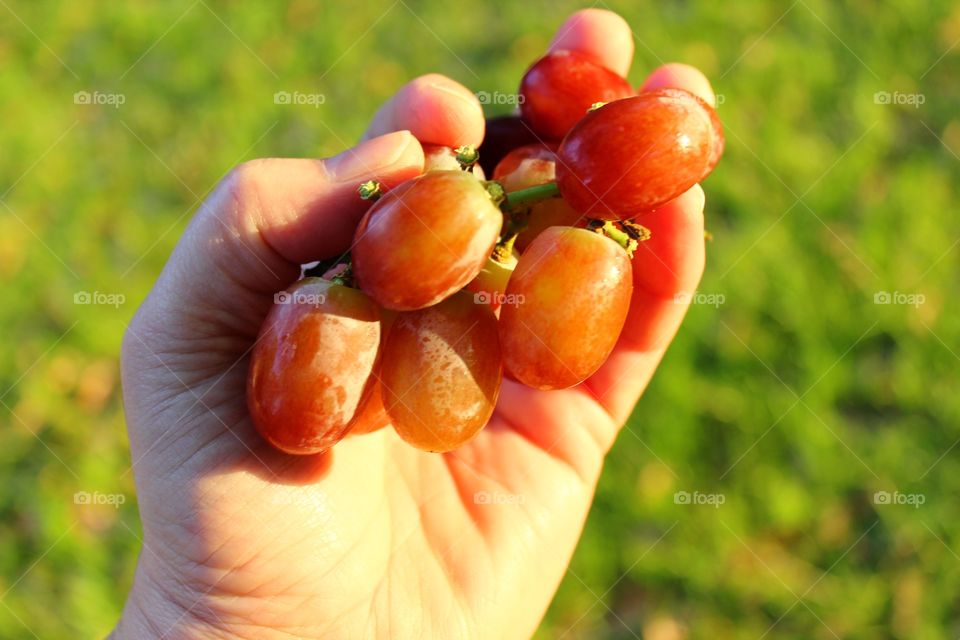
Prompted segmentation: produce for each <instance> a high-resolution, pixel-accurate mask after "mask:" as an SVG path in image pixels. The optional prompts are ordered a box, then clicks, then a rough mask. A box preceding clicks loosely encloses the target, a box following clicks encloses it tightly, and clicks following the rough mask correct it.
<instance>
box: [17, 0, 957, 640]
mask: <svg viewBox="0 0 960 640" xmlns="http://www.w3.org/2000/svg"><path fill="white" fill-rule="evenodd" d="M579 6H580V5H577V4H575V3H572V2H563V1H561V2H542V1H535V2H526V3H457V4H450V3H441V2H435V1H434V2H416V1H413V0H404V1H400V2H395V3H392V2H389V1H387V2H370V3H364V4H363V5H347V4H346V3H343V4H335V3H332V2H323V3H315V2H307V1H295V2H291V3H289V4H288V5H287V6H284V7H281V6H280V5H279V4H278V3H271V2H246V3H243V5H240V4H239V3H229V2H226V1H214V0H208V1H207V2H203V1H193V0H186V1H179V0H176V1H173V2H168V3H160V2H141V3H129V4H126V3H109V4H108V3H96V2H58V1H53V0H44V1H38V2H29V3H28V2H22V1H21V2H10V1H9V0H8V3H2V4H0V16H3V19H2V20H0V69H2V72H0V105H2V107H0V108H2V113H3V124H2V126H0V149H2V150H3V151H2V153H0V191H2V192H3V193H2V198H0V201H2V205H3V206H2V207H0V275H2V278H3V282H4V289H3V294H4V295H3V304H0V328H2V334H3V335H4V337H5V340H4V342H3V346H2V347H0V401H2V404H0V425H2V430H0V471H2V474H3V477H4V479H5V482H3V484H2V485H0V514H2V518H0V594H2V597H0V604H2V605H3V606H2V607H0V636H2V637H4V638H30V637H35V636H36V637H42V638H47V637H57V638H62V637H91V636H95V635H98V634H99V635H103V634H105V633H106V632H107V631H108V630H109V629H110V628H111V626H112V625H113V623H114V621H115V620H116V619H117V617H118V615H119V612H120V609H121V607H122V603H123V600H124V596H125V593H126V589H127V588H128V586H129V584H130V580H131V577H132V571H133V567H134V563H135V560H136V554H137V551H138V548H139V543H138V538H137V536H138V535H139V523H138V518H137V514H136V504H135V492H134V485H133V478H132V474H131V473H129V471H128V469H129V463H130V460H129V452H128V449H127V442H126V436H125V434H124V424H123V413H122V407H121V403H120V397H119V387H118V370H117V354H118V351H119V345H120V338H121V335H122V333H123V330H124V327H125V323H126V322H127V321H128V320H129V318H130V316H131V315H132V313H133V311H134V310H135V308H136V307H137V305H138V303H139V302H140V300H141V299H142V298H143V296H144V295H145V294H146V292H147V291H148V289H149V287H150V285H151V283H152V281H153V280H154V278H155V277H156V275H157V273H158V272H159V270H160V268H161V267H162V265H163V263H164V260H165V258H166V256H167V255H168V254H169V252H170V250H171V248H172V246H173V245H174V243H175V242H176V239H177V237H178V235H179V233H180V232H181V230H182V229H183V227H184V225H185V224H186V221H187V219H188V218H189V214H190V213H191V212H192V211H193V210H194V209H195V208H196V204H197V201H198V200H199V199H201V198H202V197H203V195H204V194H205V193H206V192H207V191H208V190H209V189H210V188H211V187H212V186H213V185H214V184H215V182H216V181H217V179H218V178H219V177H220V176H221V175H223V174H224V173H225V172H226V171H227V170H228V169H229V168H230V167H231V166H233V165H235V164H237V163H238V162H240V161H242V160H246V159H250V158H254V157H258V156H268V155H271V156H281V155H292V156H315V155H325V154H330V153H334V152H336V151H337V150H339V149H340V148H342V147H344V146H345V145H347V144H349V143H351V142H352V141H354V140H356V139H357V137H358V136H359V135H360V134H361V133H362V131H363V129H364V127H365V124H366V122H367V119H368V118H369V117H370V115H371V114H372V113H373V112H374V110H375V109H376V107H377V105H378V104H379V103H380V102H381V101H383V100H384V99H385V98H387V97H388V96H389V95H390V94H391V93H392V92H393V91H394V90H395V89H396V88H397V87H398V86H399V85H401V84H402V83H403V82H404V81H405V80H407V79H409V78H412V77H414V76H415V75H418V74H421V73H426V72H431V71H437V72H440V73H445V74H448V75H450V76H452V77H454V78H456V79H457V80H459V81H461V82H463V83H464V84H466V85H467V86H469V87H471V88H472V89H475V90H477V91H488V92H494V91H500V92H502V93H510V92H512V91H514V90H515V89H514V88H515V86H516V84H517V82H518V79H519V76H520V74H521V73H522V71H523V69H524V68H525V67H526V65H527V64H528V63H529V62H530V61H531V60H532V59H533V58H535V57H536V56H537V55H538V53H539V52H541V51H542V50H543V49H544V48H545V46H546V44H547V43H548V42H549V39H550V37H551V35H552V32H553V30H554V29H555V28H556V27H557V25H558V24H559V22H560V21H561V20H562V17H563V16H564V15H565V14H566V13H568V12H570V11H573V10H575V9H577V8H579ZM598 6H601V7H608V8H611V9H613V10H616V11H618V12H619V13H621V14H622V15H624V16H625V17H626V18H627V19H628V20H629V22H630V23H631V25H632V26H633V28H634V30H635V35H636V40H637V56H636V61H635V65H634V69H633V71H632V72H631V79H632V80H633V81H634V83H635V84H639V82H640V81H641V80H642V78H643V76H644V75H645V73H646V72H648V71H649V70H651V69H652V68H653V67H655V66H656V65H657V64H659V63H660V62H664V61H671V60H679V61H684V62H689V63H691V64H695V65H697V66H699V67H701V68H702V69H703V70H704V71H705V72H706V73H707V75H708V76H710V77H711V79H712V80H713V81H714V85H715V89H716V91H717V93H718V94H720V95H721V96H722V97H723V103H722V105H721V106H720V107H719V111H720V114H721V117H722V118H723V120H724V123H725V125H726V127H727V142H728V148H727V153H726V156H725V158H724V160H723V162H722V163H721V165H720V167H719V169H718V170H717V171H716V173H715V174H714V175H713V176H712V177H711V178H710V179H709V180H708V181H707V183H706V185H705V187H706V190H707V194H708V201H707V202H708V204H707V216H708V227H709V229H710V231H712V233H713V234H714V236H715V239H714V240H713V241H712V242H711V243H710V245H709V247H708V268H707V273H706V275H705V277H704V281H703V283H702V286H701V290H700V291H701V293H702V294H704V296H702V297H700V298H698V300H700V301H701V302H706V301H708V300H711V299H712V300H714V301H717V300H721V299H722V304H717V305H713V306H711V305H710V304H696V305H694V306H693V308H692V309H691V312H690V314H689V316H688V318H687V322H686V324H685V325H684V328H683V329H682V331H681V333H680V335H679V337H678V338H677V340H676V342H675V344H674V345H673V346H672V347H671V349H670V351H669V353H668V354H667V356H666V358H665V361H664V363H663V366H662V367H661V369H660V370H659V372H658V373H657V375H656V377H655V378H654V380H653V382H652V384H651V386H650V388H649V390H648V392H647V394H646V396H645V397H644V399H643V400H642V401H641V403H640V404H639V406H638V408H637V410H636V412H635V413H634V416H633V417H632V419H631V421H630V423H629V425H628V430H627V431H625V432H624V433H623V434H622V435H621V437H620V439H619V441H618V443H617V445H616V448H615V449H614V452H613V455H612V456H611V458H610V460H609V462H608V465H607V468H606V471H605V473H604V476H603V478H602V481H601V484H600V487H599V490H598V496H597V501H596V504H595V506H594V508H593V511H592V513H591V515H590V519H589V521H588V524H587V528H586V531H585V534H584V538H583V541H582V543H581V545H580V547H579V548H578V551H577V554H576V556H575V558H574V561H573V564H572V566H571V570H570V572H569V574H568V576H567V578H566V580H565V581H564V583H563V585H562V587H561V590H560V592H559V594H558V596H557V598H556V600H555V602H554V604H553V606H552V607H551V609H550V611H549V614H548V616H547V619H546V621H545V622H544V624H543V628H542V630H541V632H540V637H542V638H555V637H566V638H633V637H643V638H645V639H648V640H674V639H679V638H716V639H726V638H729V639H741V638H743V639H757V638H761V637H770V638H797V639H799V638H831V637H843V638H911V639H923V638H942V637H956V636H957V635H958V634H960V606H958V604H960V603H958V596H957V595H956V594H957V593H958V592H960V571H958V569H960V555H958V554H960V535H958V532H957V526H956V525H957V523H958V521H960V518H958V515H960V514H958V509H960V505H958V503H957V500H956V499H955V496H956V495H957V492H958V491H960V464H958V457H960V448H954V444H955V443H956V442H957V440H958V439H960V421H958V417H960V394H958V393H957V391H958V387H960V385H958V382H960V376H958V375H957V370H958V360H960V356H958V353H960V346H958V344H960V343H958V338H960V318H958V315H955V314H957V311H958V309H957V299H958V293H960V285H958V278H957V277H956V274H957V268H958V255H960V250H958V249H957V243H958V240H957V238H958V227H960V222H958V220H960V218H958V216H957V206H956V201H955V200H954V199H953V198H954V197H955V195H956V185H957V184H958V177H960V171H958V164H960V158H958V157H957V154H958V153H960V115H958V109H957V106H958V104H960V84H958V83H957V82H956V78H957V77H958V76H960V46H958V41H960V8H958V7H957V6H956V5H955V4H953V3H950V2H947V1H945V0H938V1H931V2H920V1H919V0H911V1H904V2H900V3H896V4H880V3H874V2H868V1H866V0H854V1H852V2H848V3H843V5H840V4H835V3H830V2H826V1H822V0H820V1H817V0H803V1H800V2H796V3H794V4H789V3H776V2H762V3H761V2H755V3H743V4H735V5H734V4H730V3H715V2H710V1H707V0H691V1H688V2H672V3H652V2H612V1H611V2H610V3H609V4H604V3H600V4H599V5H598ZM281 90H286V91H302V92H321V93H323V94H324V95H325V96H326V102H325V103H324V104H323V105H320V106H318V107H316V108H314V107H310V106H284V105H276V104H274V102H273V94H274V92H276V91H281ZM77 91H89V92H94V91H99V92H101V93H118V94H122V95H123V96H124V97H125V102H124V104H122V105H120V106H119V107H117V108H114V107H111V106H105V105H99V106H90V105H77V104H75V103H74V100H73V95H74V93H75V92H77ZM876 92H891V93H892V92H901V93H902V94H915V93H919V94H922V95H923V96H924V97H925V102H924V104H922V105H920V106H919V107H916V108H915V107H913V106H910V105H896V104H878V103H877V102H876V100H875V93H876ZM507 108H508V107H498V109H499V110H500V111H503V110H505V109H507ZM79 291H87V292H104V293H112V294H121V295H123V296H124V297H125V300H124V302H123V304H120V305H118V306H117V307H113V306H106V305H77V304H74V294H76V293H77V292H79ZM878 292H900V293H905V294H920V295H922V296H923V297H924V301H923V304H920V305H917V306H911V305H906V304H890V305H882V304H875V295H876V294H877V293H878ZM708 296H712V298H709V297H708ZM78 491H87V492H102V493H108V494H122V495H123V496H124V497H125V498H126V502H125V503H124V504H122V505H120V506H119V508H114V507H112V506H107V505H94V506H90V505H86V506H85V505H78V504H75V501H74V493H75V492H78ZM678 491H687V492H690V493H693V492H695V491H699V492H701V493H706V494H722V496H723V498H724V502H723V504H722V505H720V506H718V507H713V506H709V505H684V504H676V503H675V500H674V495H675V493H676V492H678ZM876 491H899V492H901V493H904V494H922V495H923V497H924V500H925V502H924V504H923V505H921V506H919V507H917V508H914V507H911V506H908V505H883V504H877V503H876V501H875V499H874V493H875V492H876Z"/></svg>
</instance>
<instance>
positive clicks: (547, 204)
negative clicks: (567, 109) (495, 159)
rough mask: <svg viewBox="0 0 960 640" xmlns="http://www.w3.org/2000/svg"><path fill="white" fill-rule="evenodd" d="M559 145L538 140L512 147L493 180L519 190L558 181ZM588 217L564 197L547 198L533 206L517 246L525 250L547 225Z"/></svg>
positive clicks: (575, 222) (577, 223)
mask: <svg viewBox="0 0 960 640" xmlns="http://www.w3.org/2000/svg"><path fill="white" fill-rule="evenodd" d="M557 146H558V145H556V144H551V143H542V142H537V143H534V144H528V145H524V146H522V147H517V148H516V149H514V150H512V151H511V152H510V153H508V154H507V155H506V156H504V157H503V159H502V160H501V161H500V162H499V163H498V164H497V167H496V169H494V171H493V179H494V180H497V181H499V182H500V183H501V184H502V185H503V186H504V189H506V190H507V191H508V192H509V191H519V190H521V189H526V188H529V187H534V186H537V185H541V184H547V183H548V182H553V181H554V180H556V175H557V170H556V164H557V154H556V149H557ZM586 221H587V219H586V218H585V217H584V216H582V215H581V214H580V213H579V212H578V211H577V210H576V209H574V208H573V207H571V206H570V205H569V204H567V203H566V201H565V200H564V199H563V198H559V197H558V198H547V199H546V200H541V201H539V202H535V203H534V204H533V205H532V206H530V210H529V215H528V216H527V219H526V221H525V225H524V227H523V230H522V231H521V232H520V234H519V235H518V236H517V239H516V241H515V242H514V247H516V248H517V250H518V251H521V252H522V251H523V250H524V249H526V248H527V246H528V245H529V244H530V243H531V242H532V241H533V239H534V238H536V237H537V236H538V235H540V233H541V232H542V231H543V230H544V229H546V228H548V227H557V226H570V227H574V226H583V225H584V224H586Z"/></svg>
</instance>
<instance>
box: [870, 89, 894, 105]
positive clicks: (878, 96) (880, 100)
mask: <svg viewBox="0 0 960 640" xmlns="http://www.w3.org/2000/svg"><path fill="white" fill-rule="evenodd" d="M873 102H874V104H890V103H891V102H892V96H891V95H890V92H889V91H877V92H876V93H874V94H873Z"/></svg>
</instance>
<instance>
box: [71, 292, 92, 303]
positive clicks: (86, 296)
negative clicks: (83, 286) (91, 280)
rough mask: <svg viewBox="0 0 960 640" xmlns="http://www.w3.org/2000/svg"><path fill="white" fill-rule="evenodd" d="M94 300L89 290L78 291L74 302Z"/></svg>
mask: <svg viewBox="0 0 960 640" xmlns="http://www.w3.org/2000/svg"><path fill="white" fill-rule="evenodd" d="M92 301H93V296H91V295H90V292H89V291H77V292H76V293H75V294H73V304H90V303H91V302H92Z"/></svg>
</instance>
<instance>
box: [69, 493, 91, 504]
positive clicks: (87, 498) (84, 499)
mask: <svg viewBox="0 0 960 640" xmlns="http://www.w3.org/2000/svg"><path fill="white" fill-rule="evenodd" d="M92 501H93V498H92V496H91V495H90V492H89V491H77V492H76V493H75V494H73V503H74V504H90V503H91V502H92Z"/></svg>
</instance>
